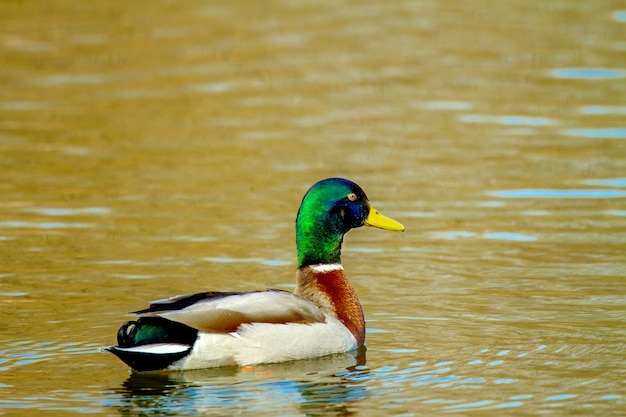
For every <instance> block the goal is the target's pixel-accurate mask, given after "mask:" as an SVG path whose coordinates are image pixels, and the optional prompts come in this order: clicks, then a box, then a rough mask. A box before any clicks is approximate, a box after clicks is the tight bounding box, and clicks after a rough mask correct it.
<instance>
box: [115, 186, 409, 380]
mask: <svg viewBox="0 0 626 417" xmlns="http://www.w3.org/2000/svg"><path fill="white" fill-rule="evenodd" d="M363 225H365V226H374V227H378V228H381V229H386V230H396V231H401V230H404V226H402V225H401V224H400V223H398V222H396V221H395V220H392V219H389V218H387V217H385V216H383V215H381V214H380V213H379V212H378V211H377V210H376V209H374V208H373V207H372V205H371V204H370V202H369V201H368V199H367V196H366V195H365V193H364V192H363V190H362V189H361V188H360V187H359V186H358V185H356V184H355V183H353V182H351V181H348V180H345V179H341V178H330V179H326V180H322V181H320V182H318V183H316V184H315V185H313V186H312V187H311V188H310V189H309V191H308V192H307V193H306V195H305V196H304V198H303V200H302V204H301V205H300V210H299V211H298V216H297V219H296V244H297V248H298V271H297V285H296V289H295V291H294V293H290V292H287V291H280V290H268V291H255V292H206V293H200V294H194V295H186V296H178V297H173V298H170V299H166V300H160V301H155V302H153V303H152V304H151V305H150V307H149V308H147V309H145V310H140V311H137V312H136V313H137V314H139V316H140V318H139V319H138V320H137V321H131V322H127V323H126V324H124V325H123V326H122V327H121V328H120V330H119V332H118V335H117V339H118V344H117V345H116V346H111V347H108V348H106V350H108V351H110V352H112V353H114V354H115V355H117V356H118V357H119V358H120V359H122V360H123V361H124V362H125V363H127V364H128V365H129V366H131V367H132V368H133V369H136V370H139V371H143V370H156V369H194V368H208V367H216V366H227V365H251V364H258V363H267V362H282V361H288V360H295V359H305V358H313V357H317V356H322V355H328V354H332V353H339V352H347V351H351V350H354V349H357V348H359V347H360V346H363V343H364V341H365V320H364V317H363V310H362V309H361V304H360V303H359V300H358V298H357V296H356V293H355V291H354V289H353V288H352V285H350V282H349V281H348V278H347V276H346V273H345V272H344V269H343V267H342V266H341V244H342V242H343V236H344V234H345V233H347V232H348V231H349V230H350V229H352V228H355V227H361V226H363Z"/></svg>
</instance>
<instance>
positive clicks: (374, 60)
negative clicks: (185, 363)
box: [0, 0, 626, 416]
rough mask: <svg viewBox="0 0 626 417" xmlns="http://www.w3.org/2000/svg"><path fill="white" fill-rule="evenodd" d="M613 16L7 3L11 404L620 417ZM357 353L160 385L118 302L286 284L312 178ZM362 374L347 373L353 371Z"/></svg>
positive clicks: (621, 88)
mask: <svg viewBox="0 0 626 417" xmlns="http://www.w3.org/2000/svg"><path fill="white" fill-rule="evenodd" d="M625 39H626V9H625V8H624V5H623V4H621V3H620V2H616V1H593V2H591V1H589V2H571V1H552V2H528V1H522V0H510V1H500V2H483V1H481V2H469V1H463V2H439V1H416V2H409V1H407V2H400V1H398V2H384V3H383V2H380V4H367V3H364V2H332V3H331V2H328V3H324V4H321V3H315V2H295V1H294V2H288V1H277V2H255V1H241V2H236V3H235V4H232V5H228V4H227V3H223V2H173V1H158V2H157V1H135V2H122V1H101V2H72V1H60V0H59V1H30V2H29V1H26V2H15V1H13V2H9V1H5V2H2V3H1V4H0V87H1V88H0V167H1V172H2V180H1V181H0V314H1V316H0V320H1V321H0V322H1V323H2V324H1V325H0V340H1V342H0V343H1V344H0V413H2V412H4V413H6V414H10V415H23V416H31V415H33V414H44V411H45V415H59V416H61V415H63V416H65V415H69V414H77V413H78V414H80V413H93V414H96V415H196V414H208V415H233V414H235V413H240V414H246V415H260V416H262V415H268V416H275V415H284V416H287V415H290V416H291V415H293V416H296V415H307V414H310V415H359V416H361V415H368V416H369V415H376V416H413V415H415V416H418V415H441V414H444V413H452V414H457V415H459V414H460V415H481V416H482V415H494V416H499V415H537V414H548V415H598V416H607V415H621V414H623V413H624V412H626V388H625V385H624V383H625V379H626V371H625V368H626V366H625V365H626V363H625V362H626V342H625V340H626V283H625V277H626V258H625V256H624V251H625V248H626V219H625V218H626V204H625V203H626V178H625V177H626V121H625V116H626V104H625V102H624V97H626V65H625V64H626V61H625V60H624V56H625V55H624V52H625V50H626V43H625ZM329 176H343V177H347V178H350V179H352V180H354V181H356V182H357V183H359V184H360V185H361V186H363V188H364V189H365V190H366V192H367V193H368V195H369V197H370V199H371V200H372V201H373V202H374V204H375V205H376V206H377V208H379V209H380V210H381V211H383V212H384V213H386V214H387V215H389V216H391V217H394V218H396V219H397V220H399V221H401V222H403V223H404V224H405V226H406V228H407V231H406V232H405V233H404V234H398V233H388V232H381V231H376V230H371V229H368V230H357V231H354V232H351V233H350V234H349V235H348V236H347V239H346V245H345V249H344V257H343V260H344V264H345V267H346V269H347V271H348V273H349V274H350V276H351V277H352V279H353V282H354V285H355V287H356V289H357V291H358V293H359V296H360V298H361V301H362V304H363V306H364V310H365V314H366V318H367V320H368V335H367V346H368V350H367V356H366V359H365V360H362V359H360V360H359V361H358V362H356V361H355V359H354V358H353V357H352V356H350V355H348V356H341V355H340V356H338V357H332V358H325V359H320V360H313V361H305V362H297V363H291V364H282V365H271V366H270V365H268V366H263V367H258V368H257V369H255V370H254V371H253V372H249V371H244V370H238V369H224V370H208V371H197V372H188V373H180V374H162V375H152V376H149V377H146V376H142V375H136V374H135V375H131V374H129V372H128V370H127V368H126V367H125V366H124V365H123V364H122V363H121V362H119V361H118V360H117V359H116V358H115V357H113V356H112V355H108V354H105V353H101V352H99V351H98V349H99V348H100V347H101V346H105V345H109V344H112V343H114V341H115V333H116V331H117V328H118V327H119V325H120V324H121V323H122V322H123V321H125V320H126V319H127V318H128V316H126V315H125V314H124V313H125V312H127V311H131V310H133V309H138V308H142V307H144V306H145V305H146V303H147V302H148V301H149V300H151V299H156V298H163V297H165V296H169V295H174V294H179V293H192V292H196V291H206V290H215V289H223V290H241V291H243V290H253V289H259V288H266V287H274V288H284V289H290V288H293V281H294V269H295V248H294V237H293V234H294V232H293V222H294V218H295V213H296V210H297V208H298V204H299V202H300V199H301V197H302V195H303V193H304V192H305V191H306V189H307V188H308V187H309V186H310V185H311V184H312V183H314V182H315V181H317V180H319V179H321V178H324V177H329ZM355 364H356V365H355Z"/></svg>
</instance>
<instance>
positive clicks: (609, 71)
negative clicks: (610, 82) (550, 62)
mask: <svg viewBox="0 0 626 417" xmlns="http://www.w3.org/2000/svg"><path fill="white" fill-rule="evenodd" d="M550 75H551V76H552V77H554V78H566V79H583V80H603V79H613V78H624V77H626V71H624V70H620V69H613V68H555V69H553V70H551V71H550Z"/></svg>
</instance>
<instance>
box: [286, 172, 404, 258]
mask: <svg viewBox="0 0 626 417" xmlns="http://www.w3.org/2000/svg"><path fill="white" fill-rule="evenodd" d="M361 226H373V227H378V228H380V229H385V230H396V231H403V230H404V226H402V225H401V224H400V223H398V222H396V221H395V220H392V219H390V218H388V217H385V216H383V215H382V214H380V213H379V212H378V211H377V210H376V209H374V208H373V207H372V205H371V204H370V202H369V200H368V199H367V196H366V195H365V192H364V191H363V190H362V189H361V187H359V186H358V185H356V184H355V183H353V182H352V181H349V180H346V179H343V178H328V179H325V180H322V181H320V182H318V183H316V184H314V185H313V186H312V187H311V188H310V189H309V191H307V193H306V194H305V195H304V198H303V199H302V204H301V205H300V210H298V216H297V218H296V246H297V248H298V268H301V267H303V266H307V265H317V264H333V263H341V244H342V242H343V235H345V234H346V233H347V232H348V231H349V230H350V229H353V228H356V227H361Z"/></svg>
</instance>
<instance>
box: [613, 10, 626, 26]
mask: <svg viewBox="0 0 626 417" xmlns="http://www.w3.org/2000/svg"><path fill="white" fill-rule="evenodd" d="M613 19H615V20H617V21H618V22H623V23H626V10H616V11H614V12H613Z"/></svg>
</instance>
